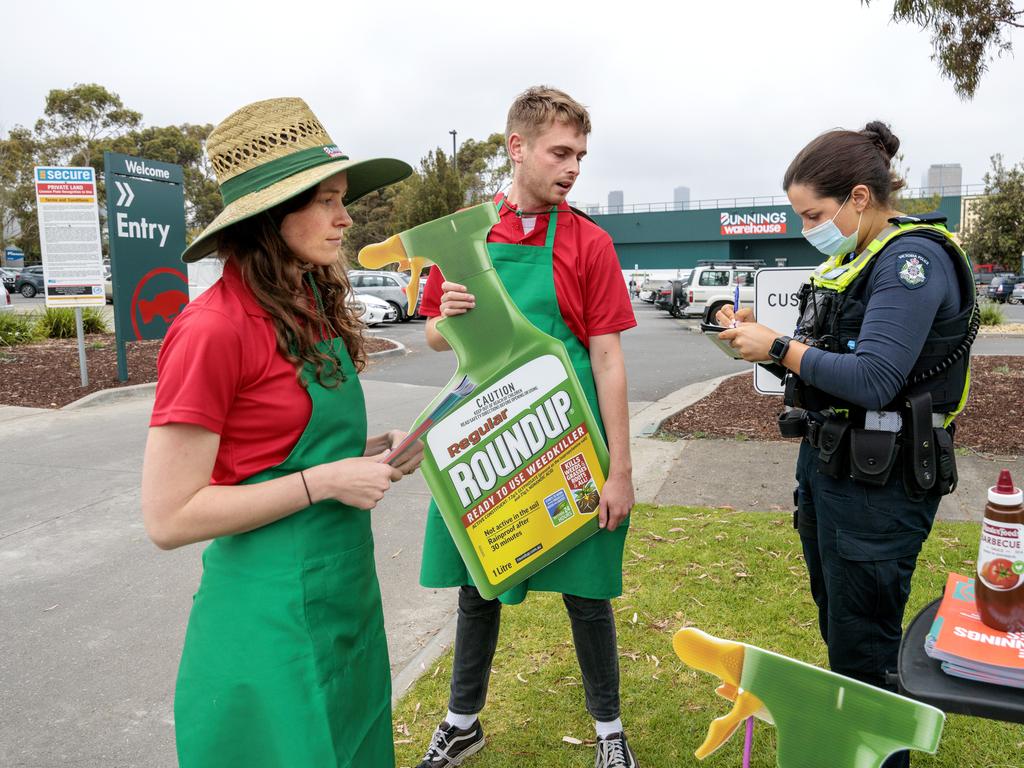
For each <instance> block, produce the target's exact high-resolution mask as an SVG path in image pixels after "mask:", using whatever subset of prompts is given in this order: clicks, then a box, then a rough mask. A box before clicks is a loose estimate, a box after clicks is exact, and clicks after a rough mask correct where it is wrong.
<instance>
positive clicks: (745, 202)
mask: <svg viewBox="0 0 1024 768" xmlns="http://www.w3.org/2000/svg"><path fill="white" fill-rule="evenodd" d="M984 193H985V185H984V184H965V185H962V186H959V187H950V186H943V187H915V188H913V189H910V188H908V189H902V190H900V193H899V196H900V197H904V198H915V199H916V198H922V197H932V196H935V195H938V196H939V197H971V196H974V195H982V194H984ZM573 205H575V206H576V207H577V208H579V209H580V210H582V211H584V212H585V213H587V214H590V215H597V216H602V215H607V214H615V213H662V212H665V211H702V210H711V209H718V208H759V207H761V206H770V205H789V198H787V197H786V196H785V195H754V196H751V197H709V198H705V199H703V200H689V201H687V202H685V203H676V202H667V203H632V204H630V205H587V204H585V203H582V204H581V203H573Z"/></svg>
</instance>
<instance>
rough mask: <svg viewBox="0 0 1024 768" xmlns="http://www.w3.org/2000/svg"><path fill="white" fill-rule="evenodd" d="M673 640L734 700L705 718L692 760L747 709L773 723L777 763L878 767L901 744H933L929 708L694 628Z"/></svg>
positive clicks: (716, 743) (936, 719)
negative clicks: (824, 758)
mask: <svg viewBox="0 0 1024 768" xmlns="http://www.w3.org/2000/svg"><path fill="white" fill-rule="evenodd" d="M672 647H673V649H674V650H675V652H676V655H678V656H679V658H680V659H682V660H683V661H684V662H686V664H688V665H689V666H691V667H693V668H695V669H700V670H702V671H704V672H709V673H711V674H713V675H715V676H716V677H718V678H719V679H720V680H721V681H722V685H721V686H720V687H719V689H718V692H719V693H720V694H721V695H722V696H724V697H725V698H727V699H730V700H732V701H734V702H735V705H734V707H733V709H732V711H730V712H729V714H727V715H725V716H724V717H720V718H718V719H716V720H715V721H713V722H712V723H711V726H710V727H709V729H708V736H707V738H706V739H705V740H704V743H703V744H701V746H700V748H699V749H698V750H697V751H696V753H695V754H696V756H697V758H698V759H704V758H705V757H707V756H708V755H709V754H711V753H712V752H714V751H715V750H716V749H718V748H719V747H721V746H722V745H723V744H724V743H725V742H726V741H728V740H729V738H730V737H731V736H732V734H733V733H734V732H735V731H736V728H737V727H738V726H739V725H740V724H741V723H742V722H743V720H744V719H746V718H747V717H750V716H756V717H758V718H760V719H762V720H765V721H767V722H769V723H774V724H775V727H776V729H777V730H778V748H777V752H776V761H777V765H778V766H779V768H817V767H818V766H820V765H821V764H822V755H825V754H827V755H829V764H830V765H833V766H836V768H879V766H881V765H882V763H883V762H884V761H885V759H886V758H887V757H888V756H889V755H890V754H892V753H893V752H897V751H899V750H903V749H917V750H921V751H923V752H930V753H934V752H935V750H936V749H938V746H939V738H940V737H941V735H942V726H943V723H944V722H945V715H944V714H943V713H942V711H941V710H938V709H936V708H935V707H931V706H928V705H927V704H922V703H920V702H917V701H913V700H912V699H908V698H906V697H904V696H899V695H897V694H895V693H890V692H889V691H885V690H882V689H881V688H875V687H874V686H871V685H867V684H866V683H861V682H859V681H857V680H852V679H850V678H848V677H844V676H842V675H838V674H836V673H834V672H829V671H827V670H824V669H820V668H818V667H814V666H811V665H810V664H805V663H804V662H802V661H797V660H796V659H791V658H788V657H786V656H782V655H780V654H777V653H772V652H771V651H765V650H763V649H761V648H757V647H756V646H753V645H747V644H745V643H737V642H733V641H729V640H720V639H719V638H717V637H712V636H711V635H708V634H706V633H704V632H701V631H700V630H699V629H696V628H693V627H689V628H687V629H682V630H680V631H679V632H677V633H676V634H675V637H673V638H672Z"/></svg>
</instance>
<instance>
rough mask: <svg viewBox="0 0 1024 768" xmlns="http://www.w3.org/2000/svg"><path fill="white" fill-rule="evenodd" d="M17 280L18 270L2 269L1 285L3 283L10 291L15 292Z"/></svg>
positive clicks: (0, 271) (0, 269)
mask: <svg viewBox="0 0 1024 768" xmlns="http://www.w3.org/2000/svg"><path fill="white" fill-rule="evenodd" d="M17 279H18V270H16V269H11V268H10V267H0V283H3V284H4V287H5V288H7V290H8V291H13V290H14V281H15V280H17Z"/></svg>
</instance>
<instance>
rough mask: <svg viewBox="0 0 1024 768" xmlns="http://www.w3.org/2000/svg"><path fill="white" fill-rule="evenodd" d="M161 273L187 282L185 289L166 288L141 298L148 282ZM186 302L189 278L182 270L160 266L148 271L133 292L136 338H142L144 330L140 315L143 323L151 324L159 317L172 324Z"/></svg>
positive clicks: (133, 328)
mask: <svg viewBox="0 0 1024 768" xmlns="http://www.w3.org/2000/svg"><path fill="white" fill-rule="evenodd" d="M159 275H170V276H172V277H176V278H177V279H178V280H181V282H182V283H184V284H185V290H184V291H182V290H179V289H176V288H171V289H165V290H163V291H159V292H158V293H155V294H152V295H150V296H149V298H146V299H142V298H140V296H142V293H143V289H144V288H145V286H146V284H147V283H149V282H150V281H152V280H153V278H155V277H158V276H159ZM186 304H188V278H187V277H185V275H183V274H182V273H181V271H180V270H177V269H172V268H171V267H158V268H157V269H154V270H151V271H149V272H147V273H146V274H145V275H143V276H142V279H141V280H139V284H138V285H136V286H135V293H133V294H132V306H131V316H132V330H133V331H135V338H136V339H141V338H142V331H141V329H140V327H139V319H140V317H141V319H142V324H143V325H149V324H150V323H152V322H153V321H154V320H156V319H157V318H160V319H161V320H163V322H164V323H166V324H168V325H170V323H171V321H172V320H174V318H175V317H177V316H178V315H179V314H180V313H181V310H182V309H184V307H185V305H186Z"/></svg>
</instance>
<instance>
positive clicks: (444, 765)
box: [416, 720, 616, 768]
mask: <svg viewBox="0 0 1024 768" xmlns="http://www.w3.org/2000/svg"><path fill="white" fill-rule="evenodd" d="M484 743H485V741H484V729H483V728H482V727H481V726H480V721H479V720H477V721H476V722H475V723H473V724H472V725H471V726H470V727H469V728H467V729H465V730H463V729H462V728H456V727H455V726H454V725H448V723H447V722H443V723H441V724H440V725H439V726H437V728H436V729H435V730H434V737H433V738H432V739H431V740H430V747H429V748H428V749H427V754H425V755H424V756H423V760H422V761H421V762H420V764H419V765H417V766H416V768H450V766H454V765H462V761H463V760H465V759H466V758H467V757H469V756H470V755H475V754H476V753H477V752H479V751H480V750H481V749H483V748H484ZM608 765H616V763H608Z"/></svg>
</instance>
